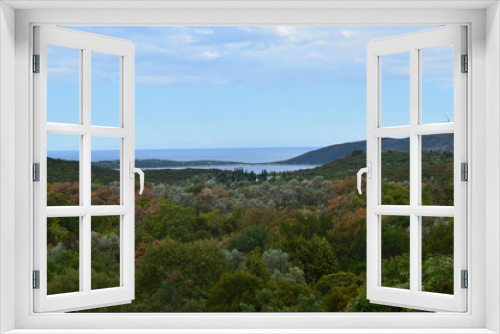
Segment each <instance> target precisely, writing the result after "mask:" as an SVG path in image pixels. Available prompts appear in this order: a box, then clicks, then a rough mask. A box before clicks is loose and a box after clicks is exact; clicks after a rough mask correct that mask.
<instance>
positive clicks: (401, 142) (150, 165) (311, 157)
mask: <svg viewBox="0 0 500 334" xmlns="http://www.w3.org/2000/svg"><path fill="white" fill-rule="evenodd" d="M453 138H454V137H453V134H441V135H428V136H423V137H422V149H423V150H425V151H437V152H453ZM382 149H383V150H384V151H409V149H410V141H409V138H400V139H398V138H383V139H382ZM356 150H361V151H366V140H361V141H356V142H350V143H343V144H335V145H330V146H326V147H323V148H319V149H314V150H310V151H308V152H305V153H303V154H300V155H298V156H296V157H293V158H290V159H286V160H280V161H270V162H258V163H251V162H243V161H225V160H191V161H176V160H169V159H136V162H135V165H136V167H138V168H143V169H160V168H165V169H169V168H172V169H183V168H218V167H221V168H223V169H228V168H230V169H232V168H234V167H241V168H249V169H252V167H259V168H264V169H265V168H266V166H268V167H269V168H270V169H273V166H280V165H281V166H283V167H284V166H285V165H287V166H291V167H292V166H293V167H292V168H293V169H299V168H300V166H303V167H304V168H314V167H317V166H321V165H324V164H326V163H329V162H332V161H334V160H336V159H339V158H342V157H345V156H346V155H348V154H350V153H351V152H353V151H356ZM93 164H94V165H97V166H100V167H108V168H112V169H119V168H120V160H119V159H113V160H102V161H96V162H93Z"/></svg>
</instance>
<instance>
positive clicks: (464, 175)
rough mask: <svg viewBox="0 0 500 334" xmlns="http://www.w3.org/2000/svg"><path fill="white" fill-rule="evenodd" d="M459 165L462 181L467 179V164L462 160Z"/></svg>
mask: <svg viewBox="0 0 500 334" xmlns="http://www.w3.org/2000/svg"><path fill="white" fill-rule="evenodd" d="M460 167H461V177H460V179H461V180H462V181H469V165H467V163H466V162H462V164H461V165H460Z"/></svg>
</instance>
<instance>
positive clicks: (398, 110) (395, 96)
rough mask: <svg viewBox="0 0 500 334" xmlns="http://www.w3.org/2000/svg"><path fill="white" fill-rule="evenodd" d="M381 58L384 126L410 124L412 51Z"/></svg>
mask: <svg viewBox="0 0 500 334" xmlns="http://www.w3.org/2000/svg"><path fill="white" fill-rule="evenodd" d="M380 58H381V60H380V76H381V78H380V81H381V87H380V90H381V92H380V99H381V109H382V110H381V114H382V126H383V127H388V126H404V125H410V53H409V52H403V53H397V54H392V55H386V56H381V57H380Z"/></svg>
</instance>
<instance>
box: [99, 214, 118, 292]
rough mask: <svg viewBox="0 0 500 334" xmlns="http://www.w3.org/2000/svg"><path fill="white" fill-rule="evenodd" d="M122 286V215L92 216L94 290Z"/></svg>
mask: <svg viewBox="0 0 500 334" xmlns="http://www.w3.org/2000/svg"><path fill="white" fill-rule="evenodd" d="M118 286H120V216H93V217H92V290H97V289H105V288H114V287H118Z"/></svg>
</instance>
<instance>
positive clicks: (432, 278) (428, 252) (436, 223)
mask: <svg viewBox="0 0 500 334" xmlns="http://www.w3.org/2000/svg"><path fill="white" fill-rule="evenodd" d="M421 219H422V291H427V292H437V293H446V294H450V295H452V294H453V272H454V270H453V218H445V217H422V218H421Z"/></svg>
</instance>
